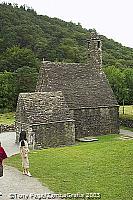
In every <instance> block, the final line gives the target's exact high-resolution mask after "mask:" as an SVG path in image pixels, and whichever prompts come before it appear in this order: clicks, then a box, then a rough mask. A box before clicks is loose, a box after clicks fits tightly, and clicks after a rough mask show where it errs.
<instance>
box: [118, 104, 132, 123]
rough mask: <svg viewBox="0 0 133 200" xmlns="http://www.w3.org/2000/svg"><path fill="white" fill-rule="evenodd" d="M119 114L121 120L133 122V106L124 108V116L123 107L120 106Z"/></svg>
mask: <svg viewBox="0 0 133 200" xmlns="http://www.w3.org/2000/svg"><path fill="white" fill-rule="evenodd" d="M119 113H120V117H121V118H123V119H132V120H133V105H130V106H124V114H123V106H120V110H119Z"/></svg>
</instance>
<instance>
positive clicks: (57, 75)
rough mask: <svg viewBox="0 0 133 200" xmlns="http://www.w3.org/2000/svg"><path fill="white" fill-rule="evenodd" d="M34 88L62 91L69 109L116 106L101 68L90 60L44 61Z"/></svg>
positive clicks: (43, 90)
mask: <svg viewBox="0 0 133 200" xmlns="http://www.w3.org/2000/svg"><path fill="white" fill-rule="evenodd" d="M36 91H38V92H52V91H62V93H63V95H64V97H65V101H66V102H67V105H68V107H69V108H70V109H78V108H92V107H93V108H95V107H104V106H118V104H117V101H116V99H115V97H114V94H113V92H112V89H111V87H110V85H109V83H108V80H107V78H106V76H105V74H104V72H103V71H102V69H101V68H100V67H99V68H96V67H95V66H93V65H90V64H79V63H74V64H65V63H52V62H44V63H43V65H42V67H41V69H40V74H39V79H38V83H37V87H36Z"/></svg>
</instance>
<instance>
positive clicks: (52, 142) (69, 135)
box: [32, 121, 75, 148]
mask: <svg viewBox="0 0 133 200" xmlns="http://www.w3.org/2000/svg"><path fill="white" fill-rule="evenodd" d="M32 130H33V132H34V135H35V148H48V147H58V146H65V145H72V144H74V143H75V127H74V122H73V121H62V122H61V121H60V122H55V123H49V124H37V125H33V126H32Z"/></svg>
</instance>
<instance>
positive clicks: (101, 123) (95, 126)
mask: <svg viewBox="0 0 133 200" xmlns="http://www.w3.org/2000/svg"><path fill="white" fill-rule="evenodd" d="M118 108H119V107H101V108H100V107H99V108H85V109H77V110H76V109H75V110H74V111H73V112H74V120H75V133H76V138H79V137H84V136H91V135H102V134H114V133H119V122H118Z"/></svg>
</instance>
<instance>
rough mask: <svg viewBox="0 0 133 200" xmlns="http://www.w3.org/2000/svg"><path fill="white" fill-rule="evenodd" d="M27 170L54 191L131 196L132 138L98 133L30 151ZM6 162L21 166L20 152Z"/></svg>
mask: <svg viewBox="0 0 133 200" xmlns="http://www.w3.org/2000/svg"><path fill="white" fill-rule="evenodd" d="M29 159H30V165H31V168H30V169H31V170H30V171H31V173H32V175H33V176H34V177H37V178H38V179H39V180H40V181H42V183H43V184H46V185H47V186H48V187H49V188H50V189H51V190H52V191H54V192H57V193H62V194H65V193H78V192H79V193H90V192H99V193H101V199H102V200H131V199H132V197H133V140H126V141H123V140H120V139H119V135H109V136H100V137H99V141H97V142H93V143H77V144H76V145H75V146H69V147H62V148H49V149H44V150H38V151H37V150H36V151H31V152H30V154H29ZM6 163H7V164H8V165H11V166H15V167H17V168H18V169H19V170H22V168H21V159H20V155H15V156H12V157H11V158H9V159H8V160H7V161H6Z"/></svg>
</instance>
